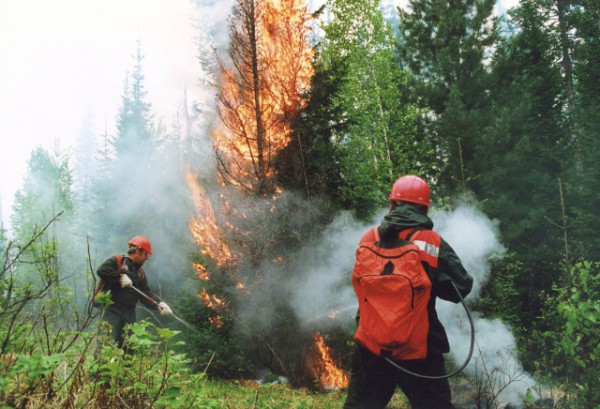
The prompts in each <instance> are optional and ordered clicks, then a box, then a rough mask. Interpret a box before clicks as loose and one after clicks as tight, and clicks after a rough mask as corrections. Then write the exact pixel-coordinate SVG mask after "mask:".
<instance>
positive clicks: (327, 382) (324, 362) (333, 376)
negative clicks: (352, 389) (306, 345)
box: [314, 332, 349, 390]
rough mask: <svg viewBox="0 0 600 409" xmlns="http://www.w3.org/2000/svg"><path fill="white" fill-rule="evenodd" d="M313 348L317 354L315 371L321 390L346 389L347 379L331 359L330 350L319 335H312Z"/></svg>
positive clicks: (344, 373)
mask: <svg viewBox="0 0 600 409" xmlns="http://www.w3.org/2000/svg"><path fill="white" fill-rule="evenodd" d="M314 340H315V348H316V350H317V352H318V354H319V356H318V357H317V361H316V366H317V367H316V368H315V369H316V371H317V376H318V378H319V382H320V383H321V386H322V387H323V389H328V390H330V389H344V388H347V387H348V382H349V378H348V375H347V374H346V372H344V371H343V370H342V369H340V368H339V367H338V366H337V365H336V364H335V362H334V361H333V359H332V358H331V350H330V349H329V347H328V346H327V345H326V344H325V340H324V339H323V337H322V336H321V334H320V333H318V332H317V333H316V334H315V335H314Z"/></svg>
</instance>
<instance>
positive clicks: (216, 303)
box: [198, 288, 225, 328]
mask: <svg viewBox="0 0 600 409" xmlns="http://www.w3.org/2000/svg"><path fill="white" fill-rule="evenodd" d="M198 298H200V299H201V300H202V302H203V303H204V305H206V306H207V307H208V308H210V309H211V310H213V311H215V312H219V309H220V308H223V307H225V301H223V300H221V299H219V298H217V296H216V295H215V294H213V295H212V297H211V296H209V295H208V293H207V292H206V288H203V289H202V292H201V293H200V294H198ZM208 321H209V322H210V323H211V324H214V325H215V326H216V327H217V328H221V327H222V326H223V321H222V320H221V315H219V314H217V315H215V316H212V317H210V318H209V319H208Z"/></svg>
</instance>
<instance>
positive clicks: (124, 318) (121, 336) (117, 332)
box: [104, 305, 136, 348]
mask: <svg viewBox="0 0 600 409" xmlns="http://www.w3.org/2000/svg"><path fill="white" fill-rule="evenodd" d="M104 320H105V321H106V322H108V323H109V324H110V327H111V335H112V338H113V339H114V340H115V341H116V342H117V345H118V346H119V348H123V345H124V343H125V333H124V329H123V328H124V327H125V325H127V324H133V323H134V322H136V316H135V308H134V309H123V310H122V309H120V308H118V307H116V306H115V305H111V306H109V307H108V308H106V310H105V311H104Z"/></svg>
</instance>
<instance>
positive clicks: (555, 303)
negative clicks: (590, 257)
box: [536, 261, 600, 408]
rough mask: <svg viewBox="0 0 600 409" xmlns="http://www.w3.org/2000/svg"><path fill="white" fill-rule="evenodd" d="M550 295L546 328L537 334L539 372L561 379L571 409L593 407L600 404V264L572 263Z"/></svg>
mask: <svg viewBox="0 0 600 409" xmlns="http://www.w3.org/2000/svg"><path fill="white" fill-rule="evenodd" d="M553 293H554V294H552V296H550V297H548V298H547V302H546V307H547V309H546V310H545V312H544V314H543V315H542V317H541V318H542V321H543V322H544V323H545V324H546V329H545V330H544V331H539V332H536V339H537V340H538V342H542V343H543V346H545V349H546V350H545V354H544V360H543V363H542V367H541V368H540V369H541V370H542V371H548V370H549V371H550V373H551V375H552V376H554V377H555V378H556V379H560V380H562V384H561V387H562V388H563V389H564V390H565V391H566V392H567V393H568V394H569V395H570V396H571V397H572V398H571V399H572V405H573V406H572V407H574V408H579V407H581V408H588V407H594V405H598V404H600V390H599V389H598V385H597V383H598V377H599V376H600V372H599V369H598V368H599V365H598V361H599V360H600V345H599V344H598V322H599V320H600V303H599V301H598V300H600V264H599V263H597V262H596V263H592V262H588V261H584V262H579V263H577V264H575V265H574V266H573V267H572V268H571V270H570V271H569V277H568V279H565V280H564V285H561V286H559V285H556V286H554V288H553ZM544 364H545V365H547V366H544Z"/></svg>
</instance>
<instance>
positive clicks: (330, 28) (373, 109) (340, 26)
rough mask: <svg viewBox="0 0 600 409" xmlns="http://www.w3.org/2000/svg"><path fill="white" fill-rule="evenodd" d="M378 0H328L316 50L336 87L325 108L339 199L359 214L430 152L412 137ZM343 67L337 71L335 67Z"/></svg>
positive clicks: (423, 165)
mask: <svg viewBox="0 0 600 409" xmlns="http://www.w3.org/2000/svg"><path fill="white" fill-rule="evenodd" d="M379 3H380V2H379V1H378V0H370V1H362V0H361V1H357V0H336V1H333V2H331V5H330V6H331V9H330V12H331V13H332V14H333V15H334V16H335V18H334V19H333V20H332V21H330V22H329V23H328V24H327V25H325V26H324V30H325V32H326V41H325V42H324V43H323V48H322V50H320V56H321V57H322V64H323V65H322V66H317V67H318V68H322V69H324V70H325V71H323V72H327V70H330V71H329V72H330V73H332V74H341V75H340V76H338V77H336V78H335V81H334V80H332V81H329V82H330V83H335V84H336V85H337V87H336V88H335V89H333V90H329V91H335V93H333V94H331V96H330V97H329V98H330V101H331V106H333V107H335V108H336V111H337V112H338V113H339V115H338V117H337V118H334V123H337V124H341V125H342V126H340V127H339V129H335V128H330V132H331V134H330V136H329V138H330V140H331V141H332V143H333V145H334V147H335V150H336V152H337V154H336V155H335V156H334V157H335V158H336V159H338V163H337V166H339V172H340V174H339V183H340V186H339V190H338V192H337V193H338V194H339V198H340V200H341V202H342V203H343V206H344V207H345V208H347V209H351V210H352V211H353V212H354V213H355V214H356V215H357V216H358V217H359V218H367V217H369V216H370V215H371V214H372V212H373V211H374V210H375V209H378V208H380V207H381V206H382V205H383V204H384V203H385V202H386V198H387V195H388V194H389V190H390V187H391V185H392V183H393V182H394V180H396V179H397V178H398V177H399V176H400V175H402V174H404V173H407V172H409V171H412V172H414V171H421V172H426V171H427V170H429V169H430V167H431V166H432V163H431V159H432V155H431V153H432V150H431V149H430V148H429V145H428V144H427V143H426V142H425V141H419V143H417V142H415V139H416V135H417V128H418V117H419V113H418V111H417V109H416V108H415V105H413V104H409V103H406V99H405V98H403V95H402V92H401V89H402V87H403V86H404V85H405V83H406V78H407V77H406V76H407V74H406V72H404V71H403V70H402V69H401V68H400V66H399V65H398V63H397V61H396V55H395V52H394V41H393V36H392V30H391V27H390V26H389V24H388V23H387V22H386V21H385V20H384V19H383V16H382V13H381V10H380V8H379V5H380V4H379ZM342 67H343V69H344V71H343V72H340V71H339V69H340V68H342Z"/></svg>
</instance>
